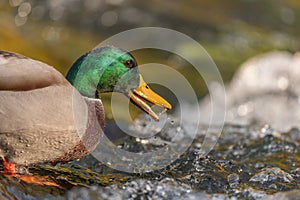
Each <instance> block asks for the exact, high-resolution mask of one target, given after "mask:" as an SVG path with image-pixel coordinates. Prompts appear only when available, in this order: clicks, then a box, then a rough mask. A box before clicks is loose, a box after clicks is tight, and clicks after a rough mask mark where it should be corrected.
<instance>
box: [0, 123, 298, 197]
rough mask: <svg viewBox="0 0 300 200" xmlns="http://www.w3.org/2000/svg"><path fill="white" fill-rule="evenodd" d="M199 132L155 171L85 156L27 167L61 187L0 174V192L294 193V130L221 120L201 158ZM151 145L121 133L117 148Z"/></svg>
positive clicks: (101, 194)
mask: <svg viewBox="0 0 300 200" xmlns="http://www.w3.org/2000/svg"><path fill="white" fill-rule="evenodd" d="M175 131H176V129H172V128H170V127H168V129H167V131H165V132H164V130H163V131H162V132H160V133H158V134H157V136H156V138H157V140H159V141H161V142H162V143H168V144H170V145H171V143H172V138H171V137H167V135H168V134H169V136H170V135H172V133H173V132H175ZM184 135H185V136H184V137H190V136H189V135H188V134H184ZM203 137H204V135H203V134H198V135H197V136H196V138H195V140H194V142H193V144H192V145H191V146H190V148H189V149H188V151H186V152H185V153H184V154H183V155H181V156H180V158H179V159H177V160H176V161H175V162H173V163H172V164H170V165H168V166H167V167H164V168H162V169H160V170H155V171H153V172H148V173H138V174H137V173H135V174H129V173H122V172H119V171H116V170H113V169H111V168H108V167H106V166H105V165H103V164H101V163H99V161H97V160H96V159H95V158H93V157H92V156H87V157H85V158H83V159H81V160H79V161H73V162H70V163H67V164H61V165H57V166H49V165H41V166H32V167H29V171H30V172H31V173H33V174H39V175H47V176H49V177H51V178H52V179H53V180H55V182H57V183H59V184H60V185H61V188H52V187H41V186H35V185H28V184H26V183H23V182H20V181H18V180H17V179H12V178H10V179H7V178H5V177H1V180H0V182H1V183H2V186H1V195H2V197H3V198H6V199H14V198H13V197H19V198H24V199H39V198H40V199H44V198H46V197H47V199H56V198H58V197H59V199H99V198H104V199H127V198H132V199H134V198H145V199H146V198H152V199H157V198H164V199H181V198H183V197H184V198H189V199H197V198H199V197H203V198H204V197H205V198H208V199H209V198H212V197H214V198H216V199H225V198H226V197H236V198H246V199H265V198H269V197H270V198H271V197H275V196H276V195H277V196H278V195H283V196H294V197H295V196H296V197H297V198H299V197H300V196H299V195H300V193H297V192H296V190H299V188H300V178H299V177H300V162H299V161H300V153H299V142H300V132H299V130H296V129H292V130H291V131H289V132H285V133H283V132H277V131H275V130H273V129H271V128H270V127H268V126H265V127H257V128H253V127H245V126H234V125H226V126H225V128H224V130H223V133H222V135H221V138H220V139H219V140H218V143H217V145H216V146H215V148H214V150H213V151H211V152H210V153H209V154H208V155H207V156H204V157H203V156H202V155H201V154H200V153H199V149H200V148H201V143H202V141H203ZM183 141H184V140H183ZM125 144H126V145H125ZM157 148H158V147H157V143H152V141H151V140H149V143H148V144H147V145H144V144H141V142H137V141H136V139H133V138H125V141H124V143H123V149H126V150H135V151H139V152H141V151H155V150H157ZM145 162H146V161H145ZM37 188H38V189H37ZM36 191H39V192H36ZM279 192H280V193H279Z"/></svg>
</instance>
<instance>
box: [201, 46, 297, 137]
mask: <svg viewBox="0 0 300 200" xmlns="http://www.w3.org/2000/svg"><path fill="white" fill-rule="evenodd" d="M299 65H300V54H299V53H296V54H294V55H293V54H291V53H288V52H279V51H275V52H269V53H265V54H262V55H259V56H256V57H254V58H251V59H250V60H248V61H246V62H245V63H244V64H242V65H241V67H240V69H239V70H238V71H237V72H236V74H235V76H234V78H233V80H232V81H231V83H230V84H229V85H228V86H227V88H226V101H227V102H226V104H227V105H226V111H227V113H226V122H227V123H232V124H239V125H253V124H256V125H264V124H269V125H270V126H271V127H272V128H274V129H276V130H279V131H287V130H290V129H291V128H294V127H295V128H300V123H299V121H300V87H299V85H300V68H299ZM209 105H210V98H209V96H208V97H206V98H205V99H204V100H203V101H202V102H201V104H200V110H201V111H202V113H204V114H202V117H201V122H202V123H204V124H207V122H209V121H208V120H209V117H210V106H209ZM214 110H215V111H216V112H220V111H219V110H218V107H217V108H214Z"/></svg>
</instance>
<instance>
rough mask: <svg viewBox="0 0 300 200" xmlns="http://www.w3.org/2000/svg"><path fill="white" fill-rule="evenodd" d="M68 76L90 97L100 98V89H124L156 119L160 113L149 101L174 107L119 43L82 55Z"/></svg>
mask: <svg viewBox="0 0 300 200" xmlns="http://www.w3.org/2000/svg"><path fill="white" fill-rule="evenodd" d="M66 78H67V80H68V81H69V82H70V83H71V84H72V85H73V86H74V87H75V88H76V89H77V90H78V91H79V92H80V93H81V94H82V95H83V96H87V97H90V98H98V94H99V93H105V92H119V93H122V94H124V95H126V96H127V97H129V98H130V100H131V101H132V102H133V103H134V104H135V105H137V106H138V107H139V108H141V109H142V110H143V111H145V112H146V113H147V114H149V115H150V116H151V117H152V118H153V119H154V120H156V121H158V116H157V115H156V114H155V112H154V111H153V110H152V109H151V107H150V106H149V105H148V104H147V103H146V102H150V103H152V104H154V105H158V106H161V107H163V108H166V109H171V108H172V106H171V105H170V104H169V103H168V102H167V101H166V100H165V99H163V98H162V97H161V96H159V95H158V94H156V93H155V92H154V91H153V90H151V89H150V87H149V86H148V85H147V84H146V83H145V81H144V80H143V78H142V76H141V74H140V73H139V70H138V65H137V62H136V60H135V58H134V57H133V56H132V55H131V54H130V53H129V52H127V51H125V50H122V49H119V48H116V47H111V46H105V47H100V48H97V49H94V50H92V51H90V52H88V53H86V54H85V55H82V56H81V57H80V58H78V59H77V61H76V62H75V63H74V64H73V65H72V67H71V69H70V70H69V72H68V74H67V76H66Z"/></svg>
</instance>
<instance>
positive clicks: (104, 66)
mask: <svg viewBox="0 0 300 200" xmlns="http://www.w3.org/2000/svg"><path fill="white" fill-rule="evenodd" d="M103 92H120V93H123V94H125V95H126V96H128V97H129V98H130V99H131V100H132V101H133V102H134V103H135V104H136V105H137V106H139V107H140V108H141V109H142V110H144V111H145V112H146V113H148V114H149V115H150V116H151V117H152V118H153V119H154V120H158V117H157V115H156V114H155V113H154V112H153V111H152V109H151V108H150V106H149V105H148V104H147V103H146V102H145V100H147V101H148V102H151V103H153V104H156V105H159V106H162V107H164V108H166V109H171V105H170V104H169V103H168V102H167V101H166V100H165V99H163V98H162V97H160V96H159V95H158V94H156V93H154V92H153V91H152V90H151V89H150V88H149V86H148V85H147V84H146V83H145V82H144V80H143V78H142V76H141V75H140V74H139V72H138V68H137V62H136V60H135V58H134V57H133V56H132V55H131V54H130V53H129V52H126V51H125V50H122V49H119V48H115V47H111V46H105V47H100V48H97V49H94V50H92V51H90V52H88V53H86V54H84V55H82V56H81V57H79V58H78V59H77V61H75V63H74V64H73V65H72V67H71V68H70V70H69V72H68V73H67V76H66V78H65V77H64V76H63V75H62V74H61V73H59V72H58V71H56V70H55V69H54V68H53V67H51V66H49V65H47V64H45V63H42V62H40V61H37V60H33V59H30V58H27V57H25V56H23V55H20V54H16V53H11V52H6V51H0V157H1V158H2V160H3V166H4V170H5V171H6V172H7V173H15V165H17V166H18V165H19V166H24V165H30V164H35V163H43V162H51V163H57V162H66V161H70V160H74V159H78V158H81V157H83V156H85V155H87V154H88V153H89V152H91V151H92V150H93V149H94V148H95V147H96V145H97V144H98V142H99V140H100V139H101V137H102V135H103V127H104V122H105V117H104V108H103V105H102V102H101V99H99V93H103Z"/></svg>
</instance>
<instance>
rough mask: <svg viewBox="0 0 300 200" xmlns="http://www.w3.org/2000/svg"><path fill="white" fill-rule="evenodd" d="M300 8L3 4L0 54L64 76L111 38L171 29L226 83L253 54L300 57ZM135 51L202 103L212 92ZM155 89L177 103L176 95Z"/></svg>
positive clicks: (132, 0) (109, 1)
mask: <svg viewBox="0 0 300 200" xmlns="http://www.w3.org/2000/svg"><path fill="white" fill-rule="evenodd" d="M299 11H300V1H298V0H273V1H268V0H231V1H222V0H202V1H198V0H187V1H179V0H164V1H159V0H153V1H140V0H43V1H40V0H0V26H1V29H0V49H3V50H7V51H13V52H18V53H21V54H24V55H26V56H28V57H31V58H34V59H37V60H41V61H43V62H46V63H48V64H50V65H52V66H54V67H55V68H56V69H57V70H59V71H60V72H61V73H63V74H66V72H67V70H68V69H69V67H70V66H71V65H72V63H73V62H74V61H75V60H76V59H77V58H78V57H79V56H80V55H82V54H84V53H85V52H87V51H89V50H91V49H93V48H94V47H95V46H96V45H97V44H99V43H100V42H101V41H103V40H104V39H106V38H108V37H109V36H111V35H114V34H117V33H119V32H121V31H124V30H128V29H131V28H137V27H145V26H158V27H165V28H171V29H174V30H177V31H180V32H182V33H184V34H187V35H188V36H190V37H192V38H193V39H195V40H197V41H199V43H200V44H201V45H203V47H204V48H205V49H206V50H207V52H208V53H209V54H210V55H211V57H212V58H213V60H214V61H215V63H216V64H217V66H218V68H219V70H220V72H221V75H222V77H223V79H224V81H225V83H226V82H229V81H230V79H231V78H232V76H233V74H234V72H235V71H236V69H237V68H238V67H239V65H240V64H241V63H243V62H244V61H245V60H247V59H248V58H250V57H252V56H254V55H257V54H260V53H263V52H267V51H270V50H287V51H290V52H296V51H297V50H298V49H299V47H300V40H299V35H300V20H299V19H300V12H299ZM191 51H192V50H191ZM191 53H192V52H191ZM133 54H134V55H135V57H136V58H137V61H138V63H140V64H143V63H147V62H158V63H163V64H167V65H169V66H172V67H174V68H176V69H177V70H178V71H179V72H180V73H181V74H183V75H184V76H186V77H187V79H188V80H190V82H191V84H192V86H193V87H194V88H197V90H196V91H197V95H198V97H199V99H200V98H202V97H203V96H204V95H205V94H206V93H207V89H206V86H205V84H204V83H203V80H202V79H201V77H200V76H199V77H197V76H194V75H193V74H194V73H193V69H192V67H191V66H188V63H187V62H185V61H184V60H182V59H180V58H178V57H176V56H174V55H171V54H170V53H168V52H161V51H154V50H151V49H150V50H143V51H136V52H133ZM153 87H154V89H156V90H158V91H159V92H158V93H161V94H162V93H165V95H163V96H165V97H166V98H167V99H168V100H169V101H171V103H174V102H173V100H172V98H173V97H172V94H171V93H170V92H168V91H166V90H165V91H164V88H159V86H155V85H153ZM160 91H161V92H160ZM103 98H104V99H106V98H109V95H108V96H105V95H104V97H103ZM175 103H176V102H175ZM107 112H108V113H109V112H110V111H109V109H108V110H107Z"/></svg>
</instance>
